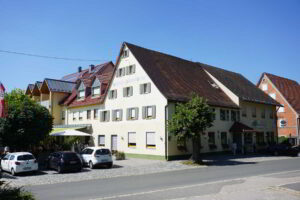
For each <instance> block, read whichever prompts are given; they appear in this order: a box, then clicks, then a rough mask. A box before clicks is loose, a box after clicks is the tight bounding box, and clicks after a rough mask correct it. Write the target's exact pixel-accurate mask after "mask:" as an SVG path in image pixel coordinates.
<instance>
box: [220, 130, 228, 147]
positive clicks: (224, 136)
mask: <svg viewBox="0 0 300 200" xmlns="http://www.w3.org/2000/svg"><path fill="white" fill-rule="evenodd" d="M221 144H222V145H224V144H228V142H227V133H226V132H221Z"/></svg>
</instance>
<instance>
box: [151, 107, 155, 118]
mask: <svg viewBox="0 0 300 200" xmlns="http://www.w3.org/2000/svg"><path fill="white" fill-rule="evenodd" d="M152 118H153V119H155V118H156V106H152Z"/></svg>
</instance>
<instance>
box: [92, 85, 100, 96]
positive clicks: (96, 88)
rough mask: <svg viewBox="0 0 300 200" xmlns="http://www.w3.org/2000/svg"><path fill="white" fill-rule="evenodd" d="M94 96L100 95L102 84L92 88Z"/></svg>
mask: <svg viewBox="0 0 300 200" xmlns="http://www.w3.org/2000/svg"><path fill="white" fill-rule="evenodd" d="M92 96H93V97H94V96H100V86H98V87H93V88H92Z"/></svg>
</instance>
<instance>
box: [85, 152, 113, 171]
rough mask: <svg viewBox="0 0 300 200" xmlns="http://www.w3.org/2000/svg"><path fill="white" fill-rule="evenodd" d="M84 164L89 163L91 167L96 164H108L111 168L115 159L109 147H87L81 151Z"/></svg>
mask: <svg viewBox="0 0 300 200" xmlns="http://www.w3.org/2000/svg"><path fill="white" fill-rule="evenodd" d="M80 155H81V158H82V161H83V164H84V165H88V166H89V167H90V168H91V169H93V168H94V167H96V166H106V167H108V168H111V167H112V166H113V160H112V156H111V152H110V150H109V149H105V148H100V147H87V148H85V149H83V150H82V152H81V153H80Z"/></svg>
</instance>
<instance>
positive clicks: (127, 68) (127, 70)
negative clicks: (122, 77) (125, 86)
mask: <svg viewBox="0 0 300 200" xmlns="http://www.w3.org/2000/svg"><path fill="white" fill-rule="evenodd" d="M125 70H126V75H128V74H129V66H127V67H126V68H125Z"/></svg>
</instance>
